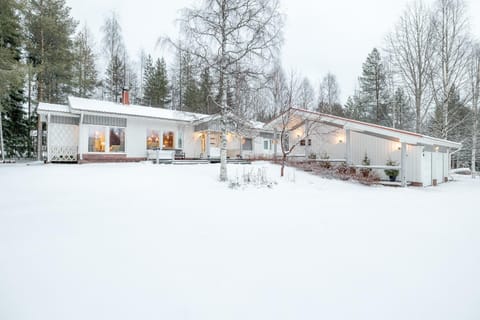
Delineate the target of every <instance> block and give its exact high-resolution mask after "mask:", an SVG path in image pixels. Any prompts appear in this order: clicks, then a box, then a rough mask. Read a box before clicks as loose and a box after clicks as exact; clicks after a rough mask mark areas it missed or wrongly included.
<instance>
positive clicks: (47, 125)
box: [46, 112, 52, 162]
mask: <svg viewBox="0 0 480 320" xmlns="http://www.w3.org/2000/svg"><path fill="white" fill-rule="evenodd" d="M50 120H51V115H50V112H49V113H48V114H47V124H46V127H47V162H50V161H51V160H52V157H51V153H50V152H51V148H50Z"/></svg>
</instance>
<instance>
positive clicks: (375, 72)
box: [360, 48, 391, 126]
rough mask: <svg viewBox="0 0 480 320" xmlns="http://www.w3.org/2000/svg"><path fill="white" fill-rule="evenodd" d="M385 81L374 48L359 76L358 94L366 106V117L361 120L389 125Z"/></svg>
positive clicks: (381, 64) (382, 68)
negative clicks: (359, 90)
mask: <svg viewBox="0 0 480 320" xmlns="http://www.w3.org/2000/svg"><path fill="white" fill-rule="evenodd" d="M386 81H387V75H386V71H385V67H384V65H383V62H382V58H381V56H380V52H379V51H378V50H377V49H376V48H374V49H373V51H372V52H371V53H370V54H369V55H368V57H367V60H366V61H365V63H364V64H363V72H362V76H361V77H360V89H361V92H360V95H361V98H362V100H363V101H362V102H363V103H364V104H365V107H366V115H365V116H366V118H365V119H362V120H365V121H369V122H372V123H376V124H380V125H387V126H388V125H390V122H391V121H390V119H389V112H388V90H387V83H386Z"/></svg>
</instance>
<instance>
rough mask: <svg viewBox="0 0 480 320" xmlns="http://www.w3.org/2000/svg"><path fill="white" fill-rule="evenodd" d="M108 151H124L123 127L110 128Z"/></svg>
mask: <svg viewBox="0 0 480 320" xmlns="http://www.w3.org/2000/svg"><path fill="white" fill-rule="evenodd" d="M109 150H110V152H125V129H123V128H110V149H109Z"/></svg>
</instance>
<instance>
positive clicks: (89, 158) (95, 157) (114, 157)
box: [79, 154, 146, 163]
mask: <svg viewBox="0 0 480 320" xmlns="http://www.w3.org/2000/svg"><path fill="white" fill-rule="evenodd" d="M144 160H146V158H143V157H140V158H127V155H126V154H84V155H83V160H80V161H79V163H91V162H139V161H144Z"/></svg>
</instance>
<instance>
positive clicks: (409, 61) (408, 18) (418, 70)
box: [387, 0, 435, 132]
mask: <svg viewBox="0 0 480 320" xmlns="http://www.w3.org/2000/svg"><path fill="white" fill-rule="evenodd" d="M433 31H434V29H433V27H432V23H431V13H430V10H429V9H428V8H427V7H426V5H425V4H424V3H423V1H422V0H415V1H414V2H412V3H411V4H409V5H408V6H407V8H406V10H405V12H404V13H403V15H402V16H401V17H400V20H399V21H398V23H397V25H396V26H395V29H394V31H393V32H392V33H391V34H390V35H389V36H388V37H387V46H388V48H387V51H388V52H389V53H390V56H391V57H392V59H391V60H392V62H393V65H394V69H395V71H396V73H397V74H398V75H399V76H400V78H401V80H402V86H403V87H405V89H406V92H407V93H408V95H409V96H410V99H411V100H412V101H413V102H414V104H415V131H416V132H422V130H423V124H424V122H425V119H426V117H427V115H428V111H429V109H430V108H429V107H430V104H431V99H432V98H431V94H430V91H431V90H430V88H431V81H430V79H431V78H430V77H431V72H432V61H433V60H432V55H433V52H434V50H435V44H434V32H433Z"/></svg>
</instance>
